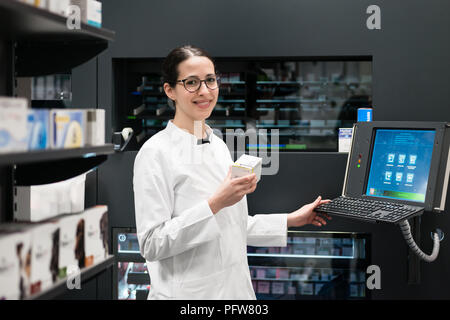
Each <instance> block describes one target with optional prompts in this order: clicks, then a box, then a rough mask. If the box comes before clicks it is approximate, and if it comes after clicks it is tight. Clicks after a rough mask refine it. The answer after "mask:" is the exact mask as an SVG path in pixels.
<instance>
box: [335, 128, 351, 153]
mask: <svg viewBox="0 0 450 320" xmlns="http://www.w3.org/2000/svg"><path fill="white" fill-rule="evenodd" d="M352 136H353V128H339V142H338V152H350V150H351V148H352Z"/></svg>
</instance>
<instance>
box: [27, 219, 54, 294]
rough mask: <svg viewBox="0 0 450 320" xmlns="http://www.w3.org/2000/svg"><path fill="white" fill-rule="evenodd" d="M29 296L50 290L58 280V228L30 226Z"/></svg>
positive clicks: (42, 225) (52, 224)
mask: <svg viewBox="0 0 450 320" xmlns="http://www.w3.org/2000/svg"><path fill="white" fill-rule="evenodd" d="M30 226H31V228H30V230H31V241H32V244H31V265H32V268H31V290H30V293H31V295H33V294H36V293H39V292H41V291H43V290H46V289H48V288H50V287H51V286H52V285H53V283H54V282H55V281H56V280H57V279H58V252H59V226H58V224H57V223H42V224H33V225H31V224H30Z"/></svg>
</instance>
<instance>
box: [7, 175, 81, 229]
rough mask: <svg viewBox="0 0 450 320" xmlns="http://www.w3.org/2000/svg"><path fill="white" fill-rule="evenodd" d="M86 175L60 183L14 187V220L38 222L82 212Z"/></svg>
mask: <svg viewBox="0 0 450 320" xmlns="http://www.w3.org/2000/svg"><path fill="white" fill-rule="evenodd" d="M85 181H86V174H81V175H79V176H77V177H74V178H71V179H68V180H64V181H61V182H56V183H50V184H43V185H36V186H16V187H14V196H13V198H14V219H15V220H16V221H27V222H39V221H42V220H45V219H49V218H53V217H55V216H57V215H60V214H66V213H77V212H82V211H83V210H84V204H85V203H84V199H85Z"/></svg>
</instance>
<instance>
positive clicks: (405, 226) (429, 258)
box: [399, 220, 440, 262]
mask: <svg viewBox="0 0 450 320" xmlns="http://www.w3.org/2000/svg"><path fill="white" fill-rule="evenodd" d="M399 226H400V229H401V230H402V233H403V237H404V238H405V240H406V243H407V244H408V246H409V247H410V248H411V250H412V251H413V252H414V253H415V254H417V255H418V256H419V257H420V258H421V259H422V260H424V261H426V262H433V261H434V260H436V258H437V256H438V254H439V242H440V240H439V234H437V233H434V234H433V251H432V252H431V255H427V254H425V253H424V252H423V251H422V250H420V248H419V247H418V246H417V244H416V242H415V241H414V239H413V236H412V234H411V226H410V225H409V222H408V220H404V221H402V222H400V223H399Z"/></svg>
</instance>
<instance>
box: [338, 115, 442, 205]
mask: <svg viewBox="0 0 450 320" xmlns="http://www.w3.org/2000/svg"><path fill="white" fill-rule="evenodd" d="M449 142H450V128H449V125H448V124H447V123H441V122H397V121H396V122H375V121H374V122H358V123H356V124H355V125H354V127H353V141H352V148H351V151H350V153H349V159H348V163H347V172H346V179H345V182H344V188H343V195H344V196H350V197H356V198H370V199H376V200H382V201H387V202H398V203H404V204H412V205H416V206H423V207H424V208H425V210H430V211H432V210H435V211H443V210H444V208H445V201H446V195H447V185H448V175H449V170H450V164H449V163H450V155H449Z"/></svg>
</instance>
